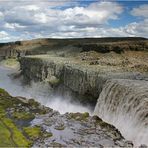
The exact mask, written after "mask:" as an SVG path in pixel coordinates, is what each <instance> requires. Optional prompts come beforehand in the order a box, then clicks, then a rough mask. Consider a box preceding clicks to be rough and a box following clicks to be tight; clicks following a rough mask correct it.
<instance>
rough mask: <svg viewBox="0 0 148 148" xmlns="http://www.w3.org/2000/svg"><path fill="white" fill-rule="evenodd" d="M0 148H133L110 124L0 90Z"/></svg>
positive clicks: (95, 117)
mask: <svg viewBox="0 0 148 148" xmlns="http://www.w3.org/2000/svg"><path fill="white" fill-rule="evenodd" d="M0 129H1V130H0V147H31V146H34V147H67V146H68V147H69V146H70V147H88V146H89V147H90V146H91V147H132V146H133V145H132V143H131V142H129V141H126V140H125V139H124V138H123V136H122V135H121V133H120V132H119V131H118V130H117V129H116V128H115V127H114V126H112V125H110V124H108V123H106V122H104V121H103V120H101V119H100V118H99V117H97V116H89V114H88V113H83V114H82V113H66V114H64V115H60V114H59V112H57V111H54V110H52V109H51V108H47V107H45V106H42V105H40V104H39V103H38V102H35V101H34V100H33V99H30V100H27V99H26V98H22V97H11V96H10V95H9V94H8V93H7V92H5V91H4V90H3V89H0Z"/></svg>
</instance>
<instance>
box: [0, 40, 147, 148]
mask: <svg viewBox="0 0 148 148" xmlns="http://www.w3.org/2000/svg"><path fill="white" fill-rule="evenodd" d="M10 49H12V51H16V52H14V54H10V53H13V52H6V51H8V50H10ZM1 53H3V54H1ZM7 53H8V54H7ZM0 55H1V57H2V58H7V57H10V58H12V57H13V58H14V57H17V59H18V61H19V62H20V74H21V75H23V77H24V80H25V81H26V82H28V83H29V82H31V81H35V82H39V81H40V82H44V83H46V84H48V85H49V86H50V88H51V89H52V93H53V94H59V95H63V96H66V95H67V93H68V95H70V96H71V98H72V101H77V102H79V103H81V104H85V105H87V104H89V105H91V106H92V109H94V114H95V115H97V116H99V117H101V118H102V119H104V120H105V121H107V122H108V123H111V124H113V125H115V126H116V127H117V128H118V129H119V130H121V131H122V134H123V136H124V137H126V138H127V139H128V140H131V141H133V142H134V144H135V145H136V146H139V145H141V144H148V143H147V141H146V139H147V138H148V134H147V132H146V134H143V133H144V131H147V128H148V127H147V125H148V123H147V121H148V108H147V104H148V100H147V98H148V40H147V39H144V38H100V39H99V38H98V39H97V38H96V39H89V38H88V39H39V40H33V41H23V42H16V43H10V44H9V43H7V44H3V45H1V46H0ZM64 118H65V117H64ZM123 122H127V123H128V125H125V124H123ZM128 128H129V129H130V134H129V133H128ZM139 131H141V132H139ZM131 133H135V134H134V135H135V136H133V134H131ZM138 133H139V136H136V135H138ZM80 145H81V144H80Z"/></svg>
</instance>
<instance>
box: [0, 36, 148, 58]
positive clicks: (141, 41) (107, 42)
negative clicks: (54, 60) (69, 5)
mask: <svg viewBox="0 0 148 148" xmlns="http://www.w3.org/2000/svg"><path fill="white" fill-rule="evenodd" d="M60 50H69V52H70V51H71V52H73V51H74V50H75V51H77V52H83V51H97V52H101V53H107V52H110V51H114V52H116V53H121V52H124V51H126V50H131V51H148V39H146V38H141V37H107V38H77V39H51V38H49V39H48V38H45V39H34V40H29V41H16V42H9V43H0V56H7V57H11V56H17V55H18V53H19V55H20V54H22V55H25V54H27V55H30V54H31V55H34V54H46V53H47V52H49V51H57V52H58V51H60Z"/></svg>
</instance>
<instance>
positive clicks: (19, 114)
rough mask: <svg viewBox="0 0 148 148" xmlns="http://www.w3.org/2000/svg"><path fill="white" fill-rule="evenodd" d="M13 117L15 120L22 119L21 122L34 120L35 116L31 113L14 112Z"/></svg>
mask: <svg viewBox="0 0 148 148" xmlns="http://www.w3.org/2000/svg"><path fill="white" fill-rule="evenodd" d="M13 117H14V118H15V119H18V120H19V119H22V120H29V119H34V118H35V116H34V114H32V113H29V112H14V113H13Z"/></svg>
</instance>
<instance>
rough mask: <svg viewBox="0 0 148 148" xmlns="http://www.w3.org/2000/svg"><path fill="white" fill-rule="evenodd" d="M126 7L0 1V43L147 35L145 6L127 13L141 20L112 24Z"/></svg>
mask: <svg viewBox="0 0 148 148" xmlns="http://www.w3.org/2000/svg"><path fill="white" fill-rule="evenodd" d="M125 9H126V8H125V6H124V5H122V4H121V3H117V2H109V1H96V2H94V1H92V2H90V3H84V2H83V3H80V2H79V1H71V0H67V1H47V0H46V1H45V0H39V1H35V0H32V1H24V0H20V1H3V0H0V42H7V41H15V40H27V39H32V38H44V37H50V38H80V37H107V36H109V37H111V36H142V37H147V34H148V15H147V14H148V5H147V4H144V5H139V6H138V7H135V8H132V10H131V11H130V12H129V14H128V15H129V16H130V15H131V16H133V17H135V18H141V19H140V21H139V20H138V21H134V22H130V23H128V24H126V25H124V26H122V25H119V26H117V27H114V26H113V25H112V23H114V24H116V23H119V22H120V21H124V20H122V19H121V16H122V15H123V14H124V13H125ZM127 17H128V16H127ZM110 22H112V23H110Z"/></svg>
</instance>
